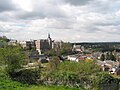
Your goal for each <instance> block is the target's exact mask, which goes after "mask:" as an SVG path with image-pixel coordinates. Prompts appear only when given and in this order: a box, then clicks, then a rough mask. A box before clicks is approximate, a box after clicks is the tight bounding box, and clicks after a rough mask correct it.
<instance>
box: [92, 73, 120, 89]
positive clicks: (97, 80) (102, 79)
mask: <svg viewBox="0 0 120 90" xmlns="http://www.w3.org/2000/svg"><path fill="white" fill-rule="evenodd" d="M118 85H119V80H118V79H116V78H114V77H112V76H111V75H110V74H108V73H105V72H101V73H97V74H96V75H95V76H94V79H93V87H94V88H95V87H96V88H98V89H100V90H104V88H106V89H107V90H118V89H116V88H118V87H119V86H118ZM113 86H114V87H113ZM110 87H111V88H112V89H108V88H110ZM114 88H115V89H114ZM106 89H105V90H106Z"/></svg>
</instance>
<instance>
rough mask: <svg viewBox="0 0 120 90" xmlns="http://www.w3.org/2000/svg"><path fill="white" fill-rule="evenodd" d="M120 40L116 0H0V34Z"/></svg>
mask: <svg viewBox="0 0 120 90" xmlns="http://www.w3.org/2000/svg"><path fill="white" fill-rule="evenodd" d="M48 33H50V34H51V37H52V38H53V39H55V40H63V41H70V42H99V41H108V42H110V41H115V42H116V41H120V0H0V36H1V35H6V36H7V37H8V38H12V39H17V40H30V39H40V38H47V34H48Z"/></svg>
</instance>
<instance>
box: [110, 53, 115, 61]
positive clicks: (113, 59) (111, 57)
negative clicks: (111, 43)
mask: <svg viewBox="0 0 120 90" xmlns="http://www.w3.org/2000/svg"><path fill="white" fill-rule="evenodd" d="M110 60H112V61H116V58H115V56H114V55H113V53H112V52H110Z"/></svg>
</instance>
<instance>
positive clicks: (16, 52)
mask: <svg viewBox="0 0 120 90" xmlns="http://www.w3.org/2000/svg"><path fill="white" fill-rule="evenodd" d="M0 49H1V50H0V55H1V56H0V61H1V62H2V63H3V65H6V71H7V73H8V74H9V75H10V77H12V76H13V74H14V73H15V72H16V71H18V70H19V69H21V68H22V65H23V64H24V59H25V55H24V53H23V51H22V49H21V48H20V47H18V46H7V47H5V48H0Z"/></svg>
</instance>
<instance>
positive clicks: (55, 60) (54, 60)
mask: <svg viewBox="0 0 120 90" xmlns="http://www.w3.org/2000/svg"><path fill="white" fill-rule="evenodd" d="M59 63H60V59H59V58H58V57H57V56H54V57H53V58H52V59H51V60H50V61H49V69H50V71H53V70H55V69H56V68H57V67H58V65H59Z"/></svg>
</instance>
